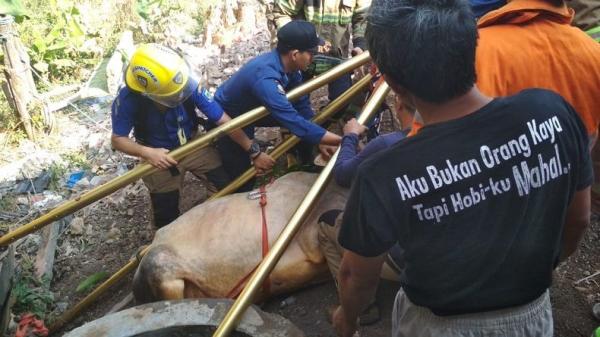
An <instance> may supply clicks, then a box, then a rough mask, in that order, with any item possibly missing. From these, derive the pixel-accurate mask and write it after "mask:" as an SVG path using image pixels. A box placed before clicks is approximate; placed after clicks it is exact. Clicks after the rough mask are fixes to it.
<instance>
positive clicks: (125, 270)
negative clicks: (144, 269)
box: [48, 246, 150, 333]
mask: <svg viewBox="0 0 600 337" xmlns="http://www.w3.org/2000/svg"><path fill="white" fill-rule="evenodd" d="M149 248H150V246H148V247H146V248H144V249H143V250H142V251H141V252H140V253H139V254H138V256H137V257H136V258H133V259H131V260H130V261H129V262H127V264H126V265H124V266H123V267H122V268H121V269H119V270H118V271H117V272H116V273H115V274H113V276H111V277H110V278H109V279H108V280H106V281H104V282H103V283H102V284H101V285H99V286H98V287H97V288H96V289H94V291H92V292H91V293H90V294H89V295H87V296H86V297H85V298H84V299H83V300H81V301H80V302H79V303H77V304H76V305H75V306H74V307H72V308H71V309H69V310H67V311H66V312H65V313H63V314H62V315H61V316H60V317H59V318H57V319H56V321H54V323H52V325H50V327H49V328H48V329H49V330H50V333H54V332H55V331H56V330H59V329H60V328H62V327H63V326H64V325H65V324H67V323H68V322H70V321H71V320H72V319H73V318H75V317H76V316H77V315H79V313H80V312H81V311H82V310H84V309H85V308H87V307H89V306H90V305H91V304H92V303H93V302H94V301H95V300H96V299H97V298H98V297H99V296H100V295H102V294H103V293H104V292H105V291H106V290H108V288H110V287H111V286H112V285H113V284H115V283H117V282H119V281H120V280H121V279H122V278H123V277H125V276H126V275H127V274H129V272H130V271H132V270H134V269H135V268H136V267H137V265H138V264H139V261H138V258H141V257H142V256H144V255H145V254H146V253H147V252H148V249H149Z"/></svg>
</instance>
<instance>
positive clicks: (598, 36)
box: [585, 26, 600, 42]
mask: <svg viewBox="0 0 600 337" xmlns="http://www.w3.org/2000/svg"><path fill="white" fill-rule="evenodd" d="M585 32H586V33H588V35H589V36H591V37H592V39H594V40H596V42H600V26H598V27H596V28H592V29H590V30H586V31H585Z"/></svg>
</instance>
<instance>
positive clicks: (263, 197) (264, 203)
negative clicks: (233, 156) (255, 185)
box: [227, 185, 271, 298]
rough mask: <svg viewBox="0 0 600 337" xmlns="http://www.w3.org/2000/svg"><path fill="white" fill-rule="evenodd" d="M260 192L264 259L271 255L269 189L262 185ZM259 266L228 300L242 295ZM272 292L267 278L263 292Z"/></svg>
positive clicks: (238, 285) (229, 293) (242, 281)
mask: <svg viewBox="0 0 600 337" xmlns="http://www.w3.org/2000/svg"><path fill="white" fill-rule="evenodd" d="M259 191H260V201H259V205H260V212H261V216H262V257H263V259H264V258H265V256H267V254H268V253H269V231H268V226H267V211H266V207H267V188H266V186H265V185H261V186H260V190H259ZM259 265H260V262H259V263H258V264H257V265H256V266H255V267H254V268H252V270H251V271H250V272H249V273H247V274H246V275H245V276H244V277H242V279H241V280H239V281H238V283H236V284H235V286H234V287H233V288H232V289H231V290H230V291H229V292H228V293H227V298H237V297H238V296H239V295H240V293H241V292H242V290H243V289H244V286H245V285H246V282H248V279H249V278H250V276H251V275H252V274H254V272H255V271H256V269H257V268H258V266H259ZM270 290H271V279H270V278H269V277H267V279H266V280H265V283H264V284H263V292H264V293H265V294H267V295H268V294H269V293H270Z"/></svg>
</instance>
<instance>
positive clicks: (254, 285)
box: [213, 82, 390, 337]
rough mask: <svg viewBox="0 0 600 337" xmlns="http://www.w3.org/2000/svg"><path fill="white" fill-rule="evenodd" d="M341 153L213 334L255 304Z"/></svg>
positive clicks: (379, 94)
mask: <svg viewBox="0 0 600 337" xmlns="http://www.w3.org/2000/svg"><path fill="white" fill-rule="evenodd" d="M389 91H390V88H389V86H388V85H387V83H385V82H383V83H382V84H381V85H380V86H379V88H377V90H375V92H374V93H373V96H371V99H369V101H368V102H367V104H366V105H365V107H364V108H363V112H362V114H361V115H360V117H359V118H358V122H359V123H361V124H364V123H365V122H366V121H367V120H369V119H370V118H371V116H372V115H373V114H374V113H375V111H376V110H377V108H378V107H379V106H380V105H381V103H382V102H383V101H384V100H385V97H386V96H387V94H388V92H389ZM339 152H340V150H339V148H338V150H337V151H336V152H335V154H334V155H333V156H332V157H331V159H330V160H329V163H327V165H326V166H325V168H324V169H323V171H322V172H321V174H319V177H318V178H317V180H316V181H315V183H314V185H313V186H312V187H311V188H310V190H309V191H308V193H307V194H306V197H305V198H304V200H303V201H302V203H300V206H298V209H296V212H295V213H294V215H293V216H292V218H291V219H290V222H289V223H288V224H287V226H286V227H285V228H284V229H283V231H282V232H281V234H280V235H279V237H278V238H277V241H275V243H274V244H273V247H271V250H270V251H269V253H268V254H267V256H265V258H264V259H263V261H262V262H261V263H260V265H259V266H258V268H257V269H256V272H254V274H252V277H251V278H250V280H249V281H248V283H247V285H246V287H244V290H242V293H241V294H240V296H239V297H238V299H237V300H236V301H235V303H234V304H233V306H232V307H231V309H230V310H229V311H228V312H227V315H226V316H225V318H224V319H223V321H222V322H221V324H220V325H219V327H218V328H217V331H215V333H214V334H213V337H226V336H229V334H230V333H231V332H232V331H234V329H235V327H236V326H237V324H238V323H239V321H240V319H241V318H242V315H243V314H244V312H245V311H246V309H247V308H248V306H250V305H251V304H252V302H253V299H254V295H255V294H256V291H257V290H258V289H259V288H260V287H261V286H262V284H263V282H264V281H265V279H266V278H267V276H268V275H269V274H270V273H271V271H272V270H273V268H275V265H276V264H277V262H278V261H279V259H280V258H281V256H282V255H283V253H284V252H285V249H286V248H287V246H288V245H289V244H290V242H291V241H292V239H293V238H294V235H295V234H296V232H297V231H298V229H299V228H300V225H301V224H302V222H304V220H305V219H306V217H307V216H308V214H309V213H310V211H311V209H312V207H313V206H314V204H315V202H316V200H317V199H318V197H319V194H320V193H321V192H322V191H323V190H324V188H325V186H326V185H327V182H328V181H329V177H330V175H331V171H332V170H333V165H334V164H335V161H336V159H337V156H338V154H339Z"/></svg>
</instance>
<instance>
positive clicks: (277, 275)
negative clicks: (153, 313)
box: [133, 172, 348, 302]
mask: <svg viewBox="0 0 600 337" xmlns="http://www.w3.org/2000/svg"><path fill="white" fill-rule="evenodd" d="M316 177H317V176H316V175H315V174H312V173H306V172H294V173H289V174H287V175H285V176H283V177H281V178H279V179H277V180H276V181H274V182H273V184H271V185H270V186H268V187H267V206H266V214H267V223H268V233H269V246H271V245H272V244H273V243H274V242H275V240H276V238H277V237H278V236H279V234H280V233H281V231H282V230H283V227H284V226H285V225H286V224H287V223H288V221H289V219H290V218H291V217H292V215H293V213H294V212H295V211H296V208H297V207H298V205H299V204H300V202H301V201H302V200H303V198H304V197H305V195H306V193H307V192H308V190H309V189H310V187H311V186H312V184H313V182H314V181H315V179H316ZM347 193H348V190H346V189H344V188H341V187H339V186H337V185H336V184H335V183H334V182H332V183H330V185H329V186H328V187H327V189H326V190H325V192H324V193H323V194H322V196H321V197H320V200H319V202H318V204H317V206H316V207H315V208H314V209H313V211H312V212H311V214H310V215H309V216H308V218H307V221H306V222H305V223H304V224H303V225H302V228H301V229H300V231H299V232H298V233H297V234H296V237H295V238H294V240H293V241H292V243H291V244H290V246H289V247H288V249H287V250H286V252H285V253H284V254H283V256H282V258H281V260H280V261H279V263H278V264H277V266H276V267H275V269H274V270H273V272H272V273H271V275H270V282H271V284H270V292H271V294H278V293H283V292H288V291H292V290H295V289H298V288H301V287H303V286H306V285H308V284H311V283H315V282H318V281H320V280H324V279H326V278H328V277H330V274H329V272H328V270H327V264H326V263H325V259H324V257H323V255H322V253H321V251H320V250H319V245H318V241H317V232H318V225H317V221H318V218H319V216H320V215H321V214H322V213H323V212H325V211H327V210H330V209H343V208H344V204H345V201H346V197H347ZM261 235H262V216H261V208H260V205H259V201H258V200H250V199H248V193H238V194H233V195H229V196H225V197H222V198H219V199H216V200H211V201H207V202H205V203H203V204H200V205H198V206H196V207H194V208H192V209H191V210H189V211H188V212H186V213H185V214H183V215H181V216H180V217H179V218H177V219H176V220H175V221H174V222H172V223H171V224H169V225H168V226H166V227H164V228H161V229H160V230H158V231H157V233H156V237H155V238H154V241H153V243H152V247H151V249H150V250H149V252H148V253H147V254H146V255H145V256H144V257H143V258H142V260H141V263H140V266H139V267H138V270H137V272H136V274H135V277H134V287H133V289H134V294H135V297H136V299H137V300H138V301H140V302H149V301H154V300H163V299H180V298H194V297H214V298H221V297H226V296H227V294H228V293H229V292H230V291H231V289H232V288H234V287H235V286H236V284H237V283H238V282H239V280H241V279H242V278H243V277H244V276H246V275H247V274H248V273H249V272H250V271H251V270H252V269H253V268H254V267H255V266H256V265H257V264H258V263H259V261H260V260H261V258H262V253H261V247H262V244H261V242H262V240H261Z"/></svg>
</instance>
